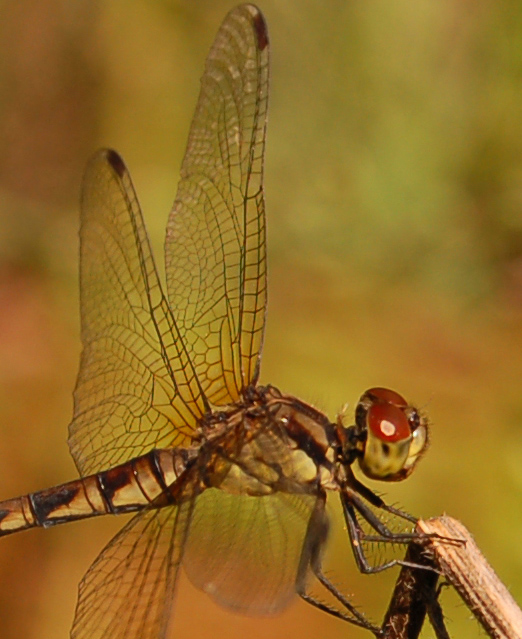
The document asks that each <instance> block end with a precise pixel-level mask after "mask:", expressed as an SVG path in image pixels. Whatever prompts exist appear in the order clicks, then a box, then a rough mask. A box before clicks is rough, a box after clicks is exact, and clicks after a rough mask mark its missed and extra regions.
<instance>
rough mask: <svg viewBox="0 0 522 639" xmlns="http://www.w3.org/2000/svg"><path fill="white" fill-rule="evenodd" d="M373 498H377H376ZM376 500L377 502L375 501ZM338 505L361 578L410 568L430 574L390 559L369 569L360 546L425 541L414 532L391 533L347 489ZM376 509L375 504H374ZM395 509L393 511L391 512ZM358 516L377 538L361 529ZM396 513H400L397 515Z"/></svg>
mask: <svg viewBox="0 0 522 639" xmlns="http://www.w3.org/2000/svg"><path fill="white" fill-rule="evenodd" d="M375 497H377V496H376V495H375ZM377 499H380V498H378V497H377ZM341 502H342V505H343V514H344V519H345V522H346V525H347V528H348V534H349V535H350V539H351V542H352V544H351V545H352V549H353V553H354V557H355V561H356V563H357V567H358V568H359V570H360V571H361V572H362V573H364V574H372V573H377V572H382V571H383V570H387V569H388V568H392V567H393V566H407V567H409V568H419V569H422V570H433V568H431V567H427V566H424V565H422V564H416V563H414V562H410V561H407V560H404V559H391V560H390V561H386V562H385V563H383V564H379V565H377V566H372V565H371V564H370V562H369V561H368V559H367V558H366V555H365V553H364V548H363V542H364V541H372V542H385V543H386V542H387V543H398V544H407V543H409V542H411V541H420V542H422V540H423V539H424V538H425V536H424V535H421V534H419V533H416V532H410V533H408V532H400V533H396V532H393V531H392V530H390V529H389V528H388V526H386V524H384V523H383V522H382V521H381V520H380V519H379V517H378V516H377V515H376V514H375V513H374V512H373V511H372V510H371V508H369V506H368V505H367V504H365V503H364V501H363V500H362V499H361V497H360V496H359V495H358V494H356V493H355V492H354V491H352V490H351V489H349V488H345V490H344V491H343V492H342V493H341ZM374 505H375V504H374ZM386 510H387V509H386ZM395 510H397V509H393V511H388V512H394V511H395ZM357 512H358V513H359V514H360V516H361V517H362V518H363V519H365V520H366V521H367V522H368V524H369V525H370V526H371V527H372V528H373V529H374V530H375V531H376V532H377V533H378V534H377V535H368V534H367V533H366V532H365V531H364V530H363V529H362V527H361V524H360V523H359V520H358V518H357ZM398 512H399V513H400V512H402V511H398Z"/></svg>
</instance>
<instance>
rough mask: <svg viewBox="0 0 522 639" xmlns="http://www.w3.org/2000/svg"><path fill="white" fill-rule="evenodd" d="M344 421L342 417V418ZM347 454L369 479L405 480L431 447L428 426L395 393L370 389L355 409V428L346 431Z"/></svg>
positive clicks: (416, 412)
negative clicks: (356, 461) (357, 463)
mask: <svg viewBox="0 0 522 639" xmlns="http://www.w3.org/2000/svg"><path fill="white" fill-rule="evenodd" d="M341 419H342V418H341ZM344 440H345V442H346V445H345V447H346V454H345V455H343V457H344V458H345V459H347V460H350V459H351V461H353V459H354V458H357V459H358V460H359V465H360V467H361V469H362V471H363V472H364V474H365V475H366V476H367V477H370V478H371V479H380V480H382V481H401V480H402V479H406V477H408V475H410V473H411V472H412V471H413V469H414V468H415V466H416V464H417V462H418V461H419V459H420V458H421V457H422V455H423V453H424V452H425V451H426V449H427V447H428V444H429V436H428V424H427V421H426V419H425V417H423V416H422V415H421V414H420V413H419V411H418V410H417V409H416V408H414V407H413V406H410V405H409V404H408V403H407V402H406V400H405V399H404V398H403V397H402V396H401V395H399V394H398V393H396V392H395V391H392V390H389V389H387V388H370V390H367V391H366V392H365V393H364V394H363V395H362V397H361V399H360V400H359V403H358V404H357V408H356V410H355V426H351V427H349V428H347V429H345V436H344Z"/></svg>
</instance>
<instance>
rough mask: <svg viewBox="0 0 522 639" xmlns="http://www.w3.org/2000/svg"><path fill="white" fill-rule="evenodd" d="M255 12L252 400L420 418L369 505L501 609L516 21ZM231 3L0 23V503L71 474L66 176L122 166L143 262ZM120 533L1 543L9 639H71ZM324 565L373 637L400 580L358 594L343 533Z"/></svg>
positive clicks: (273, 628) (484, 10)
mask: <svg viewBox="0 0 522 639" xmlns="http://www.w3.org/2000/svg"><path fill="white" fill-rule="evenodd" d="M259 2H260V6H261V8H262V10H263V11H264V13H265V15H266V18H267V21H268V24H269V29H270V36H271V42H272V87H271V106H270V123H269V132H268V147H267V158H266V191H267V211H268V223H269V257H270V308H269V315H268V328H267V338H266V347H265V353H264V361H263V370H262V381H264V382H271V383H273V384H275V385H277V386H279V387H280V388H281V389H283V390H284V391H286V392H290V393H294V394H296V395H298V396H300V397H302V398H303V399H305V400H308V401H311V402H313V403H315V404H316V405H317V406H318V407H320V408H322V409H324V410H325V411H327V412H328V413H329V414H330V415H331V416H332V418H333V416H334V414H335V412H336V411H337V410H339V409H340V408H341V406H342V404H343V403H344V402H347V401H348V402H350V403H351V404H352V405H353V403H354V402H355V401H356V400H357V398H358V396H359V394H360V393H361V392H362V391H363V390H364V389H365V388H367V387H369V386H375V385H386V386H391V387H392V388H396V389H397V390H399V391H400V392H402V393H403V394H405V395H407V397H408V398H411V399H414V400H415V401H416V402H417V403H418V404H419V405H420V406H421V407H423V408H425V409H426V410H427V411H429V413H430V415H431V419H432V423H433V429H432V446H431V449H430V451H429V454H428V455H427V457H426V459H425V460H424V461H423V463H422V464H421V465H420V467H419V468H418V470H417V472H416V473H415V474H414V475H413V477H412V478H411V479H410V480H409V481H408V482H406V483H405V484H403V485H397V486H385V487H384V488H383V487H382V486H381V487H379V486H378V485H375V486H374V487H375V488H377V489H380V490H384V491H385V493H386V494H387V495H388V499H389V501H391V502H396V503H400V504H401V505H402V506H403V507H404V508H406V509H407V510H408V511H410V512H412V513H415V514H416V515H419V516H424V517H428V516H432V515H437V514H440V513H442V512H447V513H449V514H451V515H452V516H454V517H457V518H459V519H461V520H462V521H463V522H464V523H465V524H466V525H467V526H468V527H469V528H470V530H471V531H472V532H473V534H474V535H475V537H476V540H477V542H478V544H479V546H480V547H481V548H482V549H483V551H484V552H485V554H486V555H487V557H488V558H489V559H490V561H491V562H492V564H493V565H494V567H495V568H496V569H497V571H498V572H499V574H500V576H501V578H502V579H503V580H504V581H505V582H506V584H507V585H508V586H509V587H510V589H511V591H512V593H513V595H514V596H515V597H516V598H518V599H519V600H520V599H522V551H521V544H520V538H521V531H522V395H521V388H522V380H521V373H522V118H521V109H520V105H521V104H522V5H521V4H520V3H518V2H514V1H511V2H509V1H504V2H494V1H493V0H479V1H478V2H448V1H446V2H445V1H442V2H441V1H440V0H422V1H420V2H415V3H412V2H406V1H399V2H394V3H389V2H386V1H384V0H377V1H376V2H371V3H367V2H363V1H362V0H351V1H350V2H346V0H331V1H330V2H325V3H318V2H314V1H312V0H287V1H286V2H275V0H266V1H264V0H259ZM233 4H234V3H233V2H231V1H218V0H213V1H210V0H199V1H198V2H190V1H188V0H186V1H182V0H178V1H176V0H155V1H151V0H149V1H148V2H144V1H142V2H139V1H136V2H132V3H130V2H123V1H122V0H119V1H115V2H106V1H98V2H95V1H92V0H83V1H82V0H76V1H75V2H67V1H66V0H62V1H60V0H40V1H35V0H22V1H21V2H17V3H13V2H8V1H7V0H4V1H3V2H0V498H1V499H4V498H8V497H12V496H15V495H19V494H22V493H25V492H27V491H30V490H37V489H41V488H45V487H48V486H50V485H53V484H56V483H60V482H62V481H66V480H68V479H71V478H73V477H74V476H75V475H76V471H75V468H74V464H73V462H72V460H71V458H70V456H69V453H68V450H67V444H66V436H67V432H66V429H67V424H68V421H69V419H70V415H71V409H72V390H73V387H74V382H75V375H76V371H77V365H78V356H79V352H80V344H79V323H78V284H77V269H78V241H77V230H78V192H79V185H80V180H81V176H82V170H83V166H84V164H85V161H86V159H87V157H88V156H89V154H91V153H92V152H93V151H94V150H95V149H96V148H97V147H99V146H112V147H114V148H116V149H117V150H118V151H120V152H121V153H122V155H123V156H124V158H125V159H126V161H127V163H128V165H129V167H130V169H131V173H132V175H133V177H134V181H135V184H136V187H137V190H138V193H139V194H140V197H141V201H142V205H143V208H144V211H145V217H146V221H147V224H148V228H149V232H150V234H151V236H152V238H153V242H154V244H155V246H156V249H157V256H158V258H159V261H161V258H160V256H161V251H162V248H161V245H162V235H163V229H164V226H165V223H166V218H167V213H168V211H169V208H170V205H171V203H172V201H173V199H174V195H175V189H176V182H177V175H178V168H179V166H180V163H181V157H182V153H183V150H184V145H185V141H186V136H187V132H188V127H189V124H190V118H191V115H192V112H193V109H194V106H195V101H196V96H197V91H198V84H199V77H200V75H201V72H202V69H203V63H204V59H205V56H206V53H207V51H208V48H209V46H210V44H211V41H212V38H213V36H214V34H215V32H216V30H217V28H218V25H219V23H220V21H221V20H222V18H223V17H224V15H225V13H226V12H227V10H228V9H229V8H230V7H231V6H233ZM122 524H123V518H120V519H118V518H113V519H112V520H107V521H103V520H97V521H96V520H93V521H86V522H82V523H78V524H71V525H69V526H65V527H60V528H56V529H54V530H49V531H42V530H36V531H30V532H27V533H24V534H21V535H15V536H13V537H7V538H5V539H2V540H0V625H1V627H2V633H1V634H2V637H3V639H19V638H20V637H24V638H25V639H30V638H33V637H35V638H36V637H38V638H40V639H42V638H44V639H45V638H47V637H53V638H56V639H58V638H62V637H63V638H65V637H68V633H69V628H70V624H71V621H72V618H73V611H74V605H75V599H76V588H77V583H78V581H79V580H80V578H81V576H82V574H83V573H84V571H85V570H86V569H87V568H88V566H89V565H90V563H91V561H92V560H93V559H94V558H95V556H96V554H97V553H98V552H99V551H100V550H101V548H102V547H103V545H104V544H105V543H106V541H108V539H109V538H110V536H111V534H112V533H113V532H115V531H116V530H117V529H119V528H120V527H121V525H122ZM328 557H329V563H328V566H329V567H330V569H331V570H332V572H331V575H332V577H333V578H334V579H335V580H336V581H337V582H338V583H340V585H341V586H342V587H343V590H344V591H346V592H347V593H349V594H350V593H354V601H355V602H357V603H359V604H360V605H361V606H362V607H363V608H364V610H366V611H367V612H368V613H369V614H370V615H371V616H372V617H373V618H375V619H380V618H381V617H382V614H383V613H384V609H385V606H386V602H387V601H388V598H389V595H390V592H391V587H392V583H393V578H394V576H395V575H394V574H391V575H385V576H380V577H364V578H362V577H360V576H358V575H356V571H355V567H354V563H353V559H352V556H351V552H350V550H349V548H348V546H347V543H346V539H345V536H344V534H343V530H342V527H341V525H340V524H339V527H338V531H337V533H336V535H335V536H334V539H333V540H332V544H331V547H330V552H329V555H328ZM329 574H330V573H329ZM443 604H444V607H445V611H446V615H447V617H448V624H449V627H450V630H451V632H452V636H455V637H461V638H462V637H464V638H466V637H478V636H482V635H481V631H480V630H479V629H478V627H477V626H476V624H475V623H474V622H473V621H470V620H469V612H468V611H467V610H466V609H465V608H464V607H463V605H462V604H461V603H460V602H459V601H458V600H457V599H456V598H455V597H452V596H451V594H445V595H444V600H443ZM175 614H176V626H175V627H176V629H177V632H176V633H175V635H176V637H187V638H188V637H200V636H213V637H216V638H218V637H230V638H233V637H243V636H248V637H249V638H257V637H259V638H261V637H269V636H270V637H274V638H277V637H287V636H288V635H289V634H290V636H299V637H301V638H302V639H307V638H311V637H317V636H318V635H320V636H323V637H332V638H334V637H341V636H342V637H347V636H349V637H363V636H367V635H365V634H364V633H362V632H360V631H359V630H357V629H353V628H351V627H347V626H346V625H344V624H342V623H340V622H338V621H336V620H333V619H329V618H328V617H327V616H326V615H323V614H321V613H320V612H318V611H315V610H313V609H311V608H310V606H307V605H306V604H304V603H301V602H296V604H295V605H294V606H292V607H291V608H290V609H289V610H288V612H286V613H285V614H284V615H282V616H280V617H278V618H275V619H268V620H266V619H249V618H240V617H236V616H233V615H231V614H229V613H227V612H225V611H222V610H220V609H218V608H217V607H216V606H215V605H214V604H213V603H211V602H210V600H209V599H208V598H207V597H206V596H205V595H203V594H201V593H198V592H195V591H194V590H193V589H192V587H191V586H190V585H188V584H187V583H186V580H183V581H182V584H181V588H180V592H179V597H178V600H177V605H176V608H175ZM423 636H424V637H431V636H433V633H432V632H431V631H430V630H429V629H426V631H425V632H424V635H423Z"/></svg>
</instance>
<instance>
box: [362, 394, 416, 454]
mask: <svg viewBox="0 0 522 639" xmlns="http://www.w3.org/2000/svg"><path fill="white" fill-rule="evenodd" d="M389 392H392V391H389ZM367 420H368V428H369V430H370V431H371V434H372V435H373V436H374V437H376V438H377V439H379V440H381V441H382V442H387V443H393V444H395V443H397V442H401V441H409V440H410V439H411V429H410V424H409V422H408V418H407V417H406V415H405V414H404V411H402V410H401V409H400V408H398V407H397V406H396V405H394V404H373V406H370V408H369V409H368V417H367Z"/></svg>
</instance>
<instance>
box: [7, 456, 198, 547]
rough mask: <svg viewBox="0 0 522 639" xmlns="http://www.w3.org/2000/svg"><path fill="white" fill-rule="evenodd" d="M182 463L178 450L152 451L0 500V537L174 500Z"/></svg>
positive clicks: (164, 503) (183, 462)
mask: <svg viewBox="0 0 522 639" xmlns="http://www.w3.org/2000/svg"><path fill="white" fill-rule="evenodd" d="M185 468H186V464H185V457H184V455H183V452H182V451H181V450H178V449H165V450H153V451H151V452H150V453H147V454H146V455H143V456H142V457H136V458H135V459H132V460H131V461H129V462H127V463H125V464H121V465H120V466H116V467H114V468H111V469H110V470H107V471H103V472H101V473H97V474H96V475H90V476H88V477H83V478H80V479H75V480H74V481H71V482H68V483H66V484H62V485H60V486H55V487H53V488H49V489H47V490H41V491H39V492H36V493H31V494H29V495H24V496H23V497H16V498H15V499H7V500H6V501H3V502H0V536H2V535H8V534H10V533H13V532H18V531H19V530H25V529H26V528H33V527H35V526H44V527H49V526H54V525H56V524H62V523H65V522H68V521H75V520H77V519H85V518H86V517H96V516H97V515H107V514H116V513H126V512H131V511H136V510H142V509H144V508H150V507H151V506H152V507H158V508H159V507H161V506H164V505H166V504H168V503H175V502H176V501H177V498H178V495H177V493H176V490H175V484H176V480H177V479H178V478H179V476H180V475H181V474H182V473H183V471H184V470H185Z"/></svg>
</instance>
